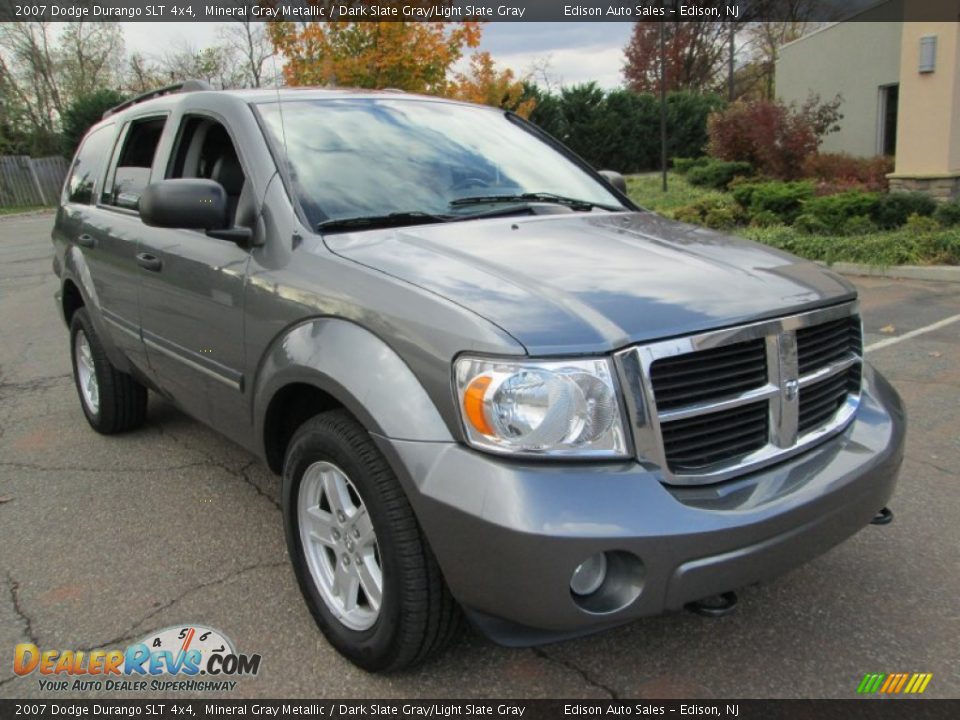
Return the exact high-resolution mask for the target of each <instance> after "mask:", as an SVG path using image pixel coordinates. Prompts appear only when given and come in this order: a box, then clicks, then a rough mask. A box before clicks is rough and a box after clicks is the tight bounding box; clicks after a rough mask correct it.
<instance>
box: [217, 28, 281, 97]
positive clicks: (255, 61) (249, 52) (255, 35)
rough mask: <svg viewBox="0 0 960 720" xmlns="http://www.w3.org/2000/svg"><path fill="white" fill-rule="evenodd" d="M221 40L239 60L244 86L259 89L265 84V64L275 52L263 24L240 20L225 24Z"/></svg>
mask: <svg viewBox="0 0 960 720" xmlns="http://www.w3.org/2000/svg"><path fill="white" fill-rule="evenodd" d="M220 39H221V40H222V41H223V43H224V45H225V46H226V47H228V48H230V49H231V50H232V51H233V52H232V54H233V55H234V56H236V57H237V58H239V60H240V62H241V64H242V66H243V71H242V72H243V85H244V86H245V87H255V88H258V87H260V86H261V85H262V84H263V64H264V63H265V62H266V61H267V58H269V57H271V56H272V55H273V54H274V52H273V43H272V42H271V41H270V36H269V35H268V34H267V29H266V27H265V25H264V23H262V22H250V21H249V20H240V21H238V22H232V23H225V24H224V25H223V27H222V28H221V29H220Z"/></svg>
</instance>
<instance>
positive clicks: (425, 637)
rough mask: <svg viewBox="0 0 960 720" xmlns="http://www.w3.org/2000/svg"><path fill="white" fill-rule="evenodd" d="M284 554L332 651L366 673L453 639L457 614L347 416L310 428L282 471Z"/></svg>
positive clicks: (372, 449) (334, 415)
mask: <svg viewBox="0 0 960 720" xmlns="http://www.w3.org/2000/svg"><path fill="white" fill-rule="evenodd" d="M283 512H284V525H285V529H286V536H287V546H288V548H289V551H290V558H291V560H292V562H293V567H294V571H295V572H296V576H297V581H298V583H299V584H300V590H301V591H302V593H303V596H304V599H305V600H306V603H307V606H308V608H309V609H310V612H311V613H312V614H313V617H314V619H315V620H316V622H317V625H318V626H319V627H320V629H321V631H322V632H323V634H324V635H325V636H326V637H327V639H328V640H329V641H330V643H331V644H332V645H333V646H334V647H335V648H336V649H337V650H338V651H339V652H340V653H341V654H342V655H344V656H345V657H347V658H348V659H349V660H351V661H352V662H353V663H355V664H356V665H358V666H360V667H362V668H364V669H365V670H370V671H393V670H400V669H403V668H406V667H410V666H412V665H415V664H417V663H419V662H422V661H423V660H425V659H426V658H427V657H428V656H430V655H431V654H433V653H435V652H437V651H439V650H440V649H441V648H442V647H443V646H444V645H446V643H447V642H449V640H450V639H451V638H452V637H453V635H454V634H455V632H456V629H457V625H458V618H459V610H458V608H457V606H456V604H455V602H454V600H453V598H452V597H451V596H450V593H449V591H448V590H447V588H446V585H445V584H444V581H443V578H442V576H441V574H440V569H439V567H438V566H437V563H436V560H435V559H434V557H433V554H432V552H431V551H430V548H429V546H428V545H427V542H426V539H425V538H424V537H423V533H422V531H421V530H420V527H419V525H418V524H417V520H416V518H415V516H414V514H413V510H412V508H411V507H410V503H409V502H408V501H407V497H406V495H405V494H404V492H403V489H402V488H401V487H400V483H399V482H398V480H397V478H396V476H395V475H394V473H393V471H392V470H391V469H390V466H389V465H388V464H387V462H386V460H385V459H384V457H383V456H382V455H381V454H380V452H379V450H377V448H376V446H375V445H374V443H373V441H372V440H371V439H370V436H369V434H368V433H367V432H366V430H365V429H364V428H363V427H362V426H361V425H360V424H359V423H358V422H357V421H356V420H355V419H354V418H353V417H352V416H351V415H349V414H348V413H347V412H345V411H343V410H335V411H331V412H327V413H323V414H321V415H317V416H316V417H314V418H313V419H311V420H308V421H307V422H306V423H304V424H303V426H301V427H300V429H299V430H298V431H297V432H296V434H295V435H294V437H293V439H292V440H291V442H290V446H289V448H288V450H287V456H286V459H285V461H284V471H283Z"/></svg>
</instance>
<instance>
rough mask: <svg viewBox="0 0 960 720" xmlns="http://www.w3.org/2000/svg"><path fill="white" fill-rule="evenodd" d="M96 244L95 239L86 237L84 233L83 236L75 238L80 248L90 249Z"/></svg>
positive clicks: (91, 236)
mask: <svg viewBox="0 0 960 720" xmlns="http://www.w3.org/2000/svg"><path fill="white" fill-rule="evenodd" d="M96 244H97V239H96V238H95V237H93V235H87V234H86V233H84V234H83V235H81V236H80V237H78V238H77V245H79V246H80V247H85V248H92V247H93V246H94V245H96Z"/></svg>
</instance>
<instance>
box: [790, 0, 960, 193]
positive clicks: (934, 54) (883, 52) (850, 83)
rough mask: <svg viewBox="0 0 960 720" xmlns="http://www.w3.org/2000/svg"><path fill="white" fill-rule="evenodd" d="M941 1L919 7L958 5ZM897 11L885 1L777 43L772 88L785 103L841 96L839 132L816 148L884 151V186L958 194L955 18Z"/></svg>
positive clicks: (898, 3) (898, 5) (959, 80)
mask: <svg viewBox="0 0 960 720" xmlns="http://www.w3.org/2000/svg"><path fill="white" fill-rule="evenodd" d="M932 3H936V4H938V5H940V4H941V3H939V2H938V0H932ZM943 5H944V7H945V8H947V9H946V10H944V11H942V12H937V13H931V12H928V13H926V14H927V15H940V16H942V17H950V16H952V17H958V15H957V11H960V2H956V1H953V2H944V3H943ZM951 6H956V7H951ZM927 7H928V8H929V6H927ZM906 12H907V13H908V14H907V15H906V16H905V15H904V14H903V13H904V7H903V2H902V0H888V1H887V2H882V3H879V4H877V5H876V6H874V7H872V8H870V9H868V10H865V11H863V12H862V13H859V14H857V15H854V16H852V17H850V18H848V19H847V20H844V21H843V22H838V23H833V24H830V25H827V26H825V27H822V28H820V29H818V30H816V31H814V32H812V33H810V34H809V35H805V36H804V37H801V38H800V39H798V40H795V41H794V42H791V43H788V44H786V45H784V46H783V48H781V53H780V58H779V59H778V61H777V70H776V83H777V85H776V87H777V94H778V95H779V96H780V97H781V98H782V99H784V100H785V101H787V102H791V101H796V102H803V101H804V100H805V99H806V98H807V97H808V95H809V94H810V93H811V92H813V93H816V94H818V95H820V97H821V98H823V99H830V98H833V97H834V96H836V95H837V94H840V95H842V97H843V105H842V106H841V108H840V111H841V112H842V113H843V116H844V117H843V120H842V121H841V123H840V130H839V132H836V133H832V134H830V135H828V136H827V137H826V138H825V139H824V142H823V146H822V150H823V151H824V152H846V153H850V154H851V155H857V156H861V157H869V156H872V155H893V156H894V157H895V160H896V164H895V169H894V172H893V174H891V175H890V176H889V177H890V188H891V189H892V190H921V191H923V192H927V193H929V194H931V195H933V196H934V197H937V198H938V199H944V200H945V199H952V198H958V197H960V23H958V22H955V21H953V22H946V21H934V20H914V19H912V16H911V15H910V14H909V13H910V9H909V7H908V9H907V10H906Z"/></svg>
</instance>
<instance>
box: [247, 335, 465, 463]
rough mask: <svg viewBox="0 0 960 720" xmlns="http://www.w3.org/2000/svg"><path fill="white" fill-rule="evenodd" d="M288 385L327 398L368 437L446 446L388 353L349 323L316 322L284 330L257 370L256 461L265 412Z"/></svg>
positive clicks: (409, 376) (430, 411) (432, 416)
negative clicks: (308, 388) (313, 389)
mask: <svg viewBox="0 0 960 720" xmlns="http://www.w3.org/2000/svg"><path fill="white" fill-rule="evenodd" d="M294 383H304V384H307V385H312V386H314V387H316V388H317V389H319V390H322V391H324V392H326V393H328V394H329V395H330V396H331V397H333V398H334V399H336V400H337V401H338V402H339V403H340V404H342V405H343V406H344V407H345V408H346V409H347V410H349V411H350V412H351V413H352V414H353V415H354V416H355V417H356V418H357V419H358V420H359V421H360V423H361V424H363V426H364V427H366V428H367V430H369V431H370V432H371V433H374V434H377V435H382V436H384V437H388V438H391V439H398V440H412V441H421V442H452V441H453V437H452V436H451V433H450V429H449V428H448V427H447V424H446V423H445V422H444V420H443V418H442V417H441V415H440V412H439V411H438V410H437V407H436V405H435V404H434V402H433V400H431V399H430V396H429V395H428V394H427V392H426V390H424V389H423V386H422V385H421V384H420V381H419V380H418V379H417V377H416V375H414V373H413V371H412V370H411V369H410V367H409V366H408V365H407V364H406V362H404V360H403V359H402V358H401V357H400V356H399V355H398V354H397V353H396V351H395V350H394V349H393V348H392V347H390V346H389V345H388V344H387V343H385V342H384V341H383V340H381V339H380V338H379V337H378V336H377V335H375V334H374V333H372V332H370V331H369V330H367V329H365V328H363V327H361V326H360V325H357V324H356V323H354V322H351V321H349V320H344V319H342V318H335V317H319V318H311V319H309V320H305V321H302V322H299V323H297V324H296V325H294V326H292V327H290V328H287V329H286V330H285V331H284V332H283V333H282V334H281V335H280V336H278V337H277V338H275V339H274V341H273V342H272V343H271V344H270V347H269V349H268V350H267V352H266V353H265V355H264V357H263V360H262V361H261V363H260V367H259V369H258V371H257V376H256V381H255V383H254V387H253V416H254V433H255V435H254V436H255V438H256V442H257V444H258V447H259V450H260V454H261V456H263V457H265V456H266V447H265V442H264V439H265V438H264V431H265V423H266V417H267V410H268V408H269V407H270V403H271V401H272V400H273V398H274V397H275V396H276V394H277V393H278V392H279V391H281V390H282V389H283V388H284V387H287V386H289V385H291V384H294Z"/></svg>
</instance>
